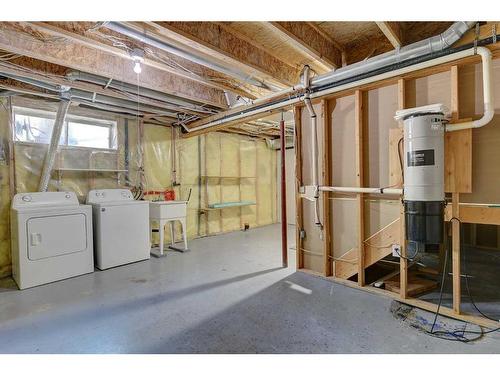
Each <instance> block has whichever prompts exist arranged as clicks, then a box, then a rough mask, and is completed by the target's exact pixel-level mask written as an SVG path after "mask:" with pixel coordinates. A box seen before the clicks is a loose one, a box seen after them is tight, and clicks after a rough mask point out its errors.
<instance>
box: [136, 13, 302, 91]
mask: <svg viewBox="0 0 500 375" xmlns="http://www.w3.org/2000/svg"><path fill="white" fill-rule="evenodd" d="M143 25H146V26H149V27H150V28H151V27H152V28H154V29H155V30H156V32H157V33H159V34H161V35H163V36H165V37H167V38H170V39H171V40H172V41H174V42H177V43H179V44H180V45H181V46H185V47H186V46H187V47H189V48H190V49H191V51H192V52H194V53H197V54H200V53H201V54H203V55H204V56H208V57H209V58H211V59H213V61H215V62H217V63H224V64H226V65H227V66H231V67H235V68H237V69H240V70H242V71H244V72H246V73H248V74H249V76H253V77H256V78H259V79H261V80H263V81H264V82H268V83H271V84H273V85H275V86H278V87H284V86H287V85H293V84H295V83H297V81H298V79H299V75H300V70H299V69H298V68H296V67H293V66H291V65H289V64H287V63H286V62H284V61H281V60H279V59H277V58H276V57H274V56H272V55H270V54H268V53H267V52H266V51H265V50H263V49H260V48H257V47H255V45H253V44H252V43H249V42H248V41H246V40H244V39H242V38H239V37H238V36H237V35H235V34H233V33H231V32H230V30H229V28H227V27H224V26H223V25H221V24H218V23H213V22H146V23H143ZM150 28H149V29H147V28H146V27H144V29H145V30H149V31H151V29H150Z"/></svg>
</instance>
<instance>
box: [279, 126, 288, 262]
mask: <svg viewBox="0 0 500 375" xmlns="http://www.w3.org/2000/svg"><path fill="white" fill-rule="evenodd" d="M280 141H281V260H282V264H283V267H288V245H287V222H286V166H285V163H286V159H285V158H286V125H285V120H283V118H282V119H281V121H280Z"/></svg>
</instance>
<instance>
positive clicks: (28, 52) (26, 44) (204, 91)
mask: <svg viewBox="0 0 500 375" xmlns="http://www.w3.org/2000/svg"><path fill="white" fill-rule="evenodd" d="M0 27H1V29H2V32H1V33H0V49H3V50H5V51H8V52H12V53H15V54H19V55H23V56H28V57H31V58H34V59H37V60H42V61H47V62H49V63H52V64H57V65H62V66H65V67H67V68H71V69H76V70H81V71H84V72H88V73H93V74H97V75H100V76H104V77H108V78H113V79H116V80H119V81H123V82H127V83H130V84H137V82H138V81H137V79H138V77H137V74H135V73H134V71H133V70H132V61H131V59H130V57H125V56H123V57H120V56H118V55H117V54H116V53H110V52H106V51H104V50H102V49H100V48H96V47H93V46H90V45H87V44H83V43H76V42H75V41H74V40H68V39H61V40H59V41H50V42H45V41H44V40H43V39H42V38H37V37H35V36H32V35H29V34H28V33H24V32H20V31H19V30H16V29H14V28H13V27H12V25H10V24H9V23H8V22H2V23H0ZM39 32H40V31H39ZM42 35H43V34H42ZM46 36H47V38H48V39H49V40H50V35H48V34H46ZM139 79H140V85H141V86H143V87H147V88H150V89H153V90H157V91H162V92H164V93H166V94H170V95H174V96H178V97H181V98H184V99H188V100H192V101H195V102H198V103H204V104H209V105H212V106H215V107H218V108H227V104H226V100H225V97H224V92H223V91H222V90H220V89H216V88H213V87H207V86H206V85H202V84H200V83H198V82H195V81H193V80H189V79H187V78H184V77H179V76H177V75H174V74H171V73H169V72H166V71H162V70H159V69H157V68H153V67H150V66H148V67H145V68H144V69H143V71H142V73H141V74H140V77H139Z"/></svg>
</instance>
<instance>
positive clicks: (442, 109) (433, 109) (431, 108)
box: [394, 103, 450, 121]
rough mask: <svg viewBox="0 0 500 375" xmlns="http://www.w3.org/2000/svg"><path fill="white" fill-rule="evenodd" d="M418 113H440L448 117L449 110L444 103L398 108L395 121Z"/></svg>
mask: <svg viewBox="0 0 500 375" xmlns="http://www.w3.org/2000/svg"><path fill="white" fill-rule="evenodd" d="M420 113H442V114H444V115H445V117H448V115H449V113H450V110H449V109H448V107H446V106H445V105H444V104H441V103H438V104H430V105H424V106H422V107H415V108H408V109H400V110H399V111H396V116H394V119H395V120H396V121H399V120H404V119H405V118H407V117H408V116H413V115H418V114H420Z"/></svg>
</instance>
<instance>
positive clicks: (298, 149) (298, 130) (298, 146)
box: [293, 106, 304, 270]
mask: <svg viewBox="0 0 500 375" xmlns="http://www.w3.org/2000/svg"><path fill="white" fill-rule="evenodd" d="M301 113H302V107H299V106H295V107H294V108H293V119H294V123H295V202H296V213H295V215H296V241H295V249H296V257H297V263H296V265H297V266H296V267H297V269H299V270H300V269H303V268H304V254H303V253H302V238H301V230H302V228H303V227H304V223H303V218H302V199H301V198H300V195H299V193H300V191H299V189H300V186H301V185H302V121H301V118H300V116H301Z"/></svg>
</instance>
